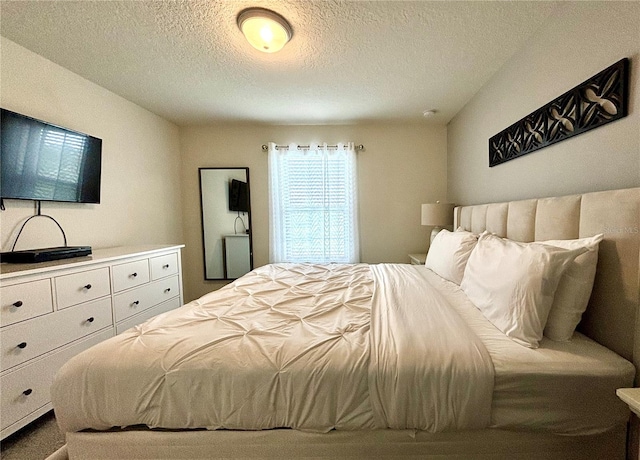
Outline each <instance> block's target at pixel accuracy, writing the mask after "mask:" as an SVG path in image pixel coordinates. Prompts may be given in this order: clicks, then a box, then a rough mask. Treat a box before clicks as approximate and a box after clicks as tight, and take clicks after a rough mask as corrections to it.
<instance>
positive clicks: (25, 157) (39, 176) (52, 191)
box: [0, 109, 102, 203]
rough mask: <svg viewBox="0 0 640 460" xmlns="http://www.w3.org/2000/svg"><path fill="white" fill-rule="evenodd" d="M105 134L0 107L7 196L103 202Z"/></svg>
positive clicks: (0, 165)
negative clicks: (101, 137) (102, 177)
mask: <svg viewBox="0 0 640 460" xmlns="http://www.w3.org/2000/svg"><path fill="white" fill-rule="evenodd" d="M101 165H102V139H98V138H96V137H93V136H89V135H87V134H83V133H79V132H76V131H72V130H70V129H66V128H62V127H60V126H56V125H52V124H50V123H47V122H44V121H41V120H36V119H35V118H31V117H28V116H26V115H21V114H19V113H15V112H11V111H10V110H6V109H0V197H1V198H2V199H18V200H36V201H67V202H75V203H100V174H101Z"/></svg>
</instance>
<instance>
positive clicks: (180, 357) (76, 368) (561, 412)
mask: <svg viewBox="0 0 640 460" xmlns="http://www.w3.org/2000/svg"><path fill="white" fill-rule="evenodd" d="M639 215H640V188H636V189H626V190H614V191H605V192H596V193H588V194H583V195H572V196H567V197H555V198H541V199H532V200H524V201H514V202H509V203H496V204H488V205H476V206H463V207H458V208H456V223H455V226H456V228H458V229H459V230H460V232H449V234H450V235H448V236H446V237H445V236H443V237H441V239H442V240H444V238H461V235H463V234H468V235H473V238H476V239H477V240H478V243H477V245H476V248H474V249H473V250H471V251H470V254H468V262H467V268H466V271H465V270H462V272H461V273H460V274H458V276H462V275H461V274H464V277H466V279H462V280H461V279H455V280H454V281H451V280H450V279H449V278H451V276H448V274H447V273H444V275H445V276H443V272H442V270H440V268H439V267H438V261H437V260H436V259H434V258H435V256H433V257H432V261H431V262H429V259H428V260H427V265H430V266H412V265H404V264H377V265H365V264H356V265H351V266H347V265H326V266H319V265H308V264H307V265H292V264H277V265H268V266H265V267H260V268H258V269H256V270H254V271H252V272H251V273H249V274H248V275H246V276H245V277H243V278H240V279H239V280H237V281H235V282H234V283H232V284H231V285H229V286H227V287H225V288H223V289H220V290H218V291H215V292H212V293H210V294H207V295H206V296H204V297H202V298H201V299H198V300H196V301H194V302H192V303H190V304H187V305H185V306H184V307H182V308H181V309H178V310H177V311H173V312H168V313H165V314H163V315H160V316H158V317H156V318H153V319H151V320H150V321H148V322H147V323H145V324H143V325H140V326H138V327H136V328H134V329H131V330H129V331H127V332H125V333H123V334H120V335H119V336H117V337H114V338H113V339H110V340H108V341H106V342H104V343H101V344H99V345H98V346H96V347H94V348H92V349H90V350H88V351H87V352H84V353H82V354H81V355H78V356H77V357H75V358H73V359H72V360H71V361H69V363H67V365H65V366H64V367H63V368H62V369H61V371H60V372H59V374H58V376H57V377H56V380H55V382H54V385H53V387H52V402H53V405H54V409H55V411H56V417H57V420H58V423H59V425H60V427H61V429H62V430H63V432H65V433H66V438H67V447H66V448H67V453H68V457H69V458H71V459H76V458H303V457H313V458H338V457H340V458H371V457H377V458H396V457H397V458H441V457H443V456H444V457H447V458H470V457H472V458H505V456H508V457H509V458H624V456H625V445H626V433H627V423H628V419H629V411H628V409H627V407H626V405H625V404H623V403H622V402H621V401H619V400H618V399H617V398H616V396H615V389H616V388H619V387H625V386H632V385H633V382H634V379H636V378H637V370H636V369H638V367H639V366H638V364H639V361H640V352H638V347H639V346H640V341H638V340H636V336H637V332H638V327H637V325H636V311H637V309H638V303H639V300H638V298H639V296H640V293H639V291H640V289H639V271H638V265H639V262H640V251H639V242H640V235H639V231H638V228H640V222H639V220H640V217H639ZM456 233H458V234H457V235H456ZM599 234H602V235H603V239H602V240H601V241H598V244H597V250H596V252H597V270H596V274H595V279H594V281H593V292H592V293H591V295H590V297H589V296H588V299H589V300H588V307H587V310H586V312H585V313H584V315H582V321H581V322H580V325H579V328H578V329H579V330H578V331H577V332H575V333H574V334H573V335H572V336H571V340H568V341H558V340H551V339H549V338H547V337H543V336H542V335H541V334H542V333H541V332H540V336H539V337H535V338H534V339H530V335H531V334H530V333H529V332H530V331H529V330H528V329H526V328H525V329H523V330H519V329H518V328H514V327H511V326H509V325H507V326H505V325H504V324H503V323H501V322H500V319H499V318H498V319H496V317H494V316H491V315H492V311H491V308H492V304H493V303H499V302H500V300H499V299H497V300H496V299H495V298H493V300H491V301H490V302H488V304H487V306H485V307H482V308H484V310H483V309H482V308H479V307H478V305H481V304H482V302H483V301H482V296H481V295H479V294H478V293H477V290H478V289H480V290H482V284H483V282H482V279H483V277H486V276H489V275H492V270H494V272H493V275H492V276H493V278H490V279H488V281H486V284H492V283H493V282H494V280H497V279H503V278H508V276H509V273H502V272H500V271H499V270H500V267H497V268H496V267H493V268H492V267H491V263H490V262H489V263H488V262H487V261H486V260H483V259H481V258H480V257H481V251H479V250H476V249H478V248H479V247H480V246H482V247H484V248H486V247H488V246H486V245H488V244H506V245H508V247H509V248H512V247H518V248H525V249H523V250H527V251H529V250H530V249H531V248H535V250H536V251H539V250H542V251H544V256H545V257H552V258H553V260H557V263H555V265H554V266H557V267H558V268H557V270H558V272H557V273H558V274H560V272H561V271H562V272H563V271H564V270H565V269H566V267H567V266H568V265H569V264H570V263H571V262H572V261H574V260H577V257H578V256H583V255H584V254H585V251H586V250H583V249H580V250H579V249H567V248H563V249H553V250H552V249H549V246H548V245H541V244H532V245H524V244H521V243H518V242H524V243H528V242H533V241H545V242H548V241H551V240H553V241H557V240H576V239H588V238H595V237H596V235H599ZM443 235H444V234H443ZM468 235H466V236H464V238H471V237H470V236H468ZM478 235H481V236H479V237H478ZM481 242H482V243H481ZM434 243H435V242H434ZM514 245H515V246H514ZM518 245H519V246H518ZM542 246H544V249H540V247H542ZM440 247H442V246H440ZM549 252H551V253H553V254H552V255H551V256H549V255H548V253H549ZM436 253H437V251H435V250H434V252H433V254H436ZM569 253H571V254H569ZM431 254H432V253H431V252H430V257H431ZM479 254H480V255H479ZM504 260H506V259H504ZM534 265H537V264H534ZM470 267H475V269H476V271H477V273H476V275H477V279H475V281H476V283H475V284H474V278H473V276H472V275H471V274H468V273H467V272H471V273H475V272H474V271H473V270H472V269H471V268H470ZM459 268H460V267H457V269H459ZM496 269H497V270H498V271H497V272H496V271H495V270H496ZM507 271H508V272H511V271H517V266H514V267H513V268H510V269H509V270H507ZM563 273H564V272H563ZM454 278H455V277H454ZM531 278H534V276H533V275H532V276H531ZM556 278H559V276H557V277H556ZM544 286H545V287H544V289H541V291H545V290H546V291H550V290H551V291H553V292H551V294H549V293H547V294H549V295H551V298H553V294H554V293H555V291H556V289H557V288H558V286H557V285H556V286H553V287H549V286H547V285H546V284H545V285H544ZM547 297H548V295H547ZM556 297H557V296H556ZM472 300H473V301H472ZM551 300H553V299H551ZM551 300H549V302H551ZM547 313H549V312H548V311H547ZM542 316H544V318H543V319H544V321H545V322H546V318H547V317H546V314H545V315H542ZM488 318H491V320H488ZM532 320H533V322H534V323H535V321H536V320H537V319H536V318H533V319H532ZM538 320H539V319H538ZM538 326H540V325H538ZM505 327H506V328H505ZM542 327H544V324H543V325H542ZM538 328H539V327H538ZM501 329H502V330H501ZM528 340H531V343H528V342H527V341H528ZM523 341H524V342H527V343H525V344H523ZM634 365H635V367H634ZM96 395H99V396H98V397H96Z"/></svg>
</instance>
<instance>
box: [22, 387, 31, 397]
mask: <svg viewBox="0 0 640 460" xmlns="http://www.w3.org/2000/svg"><path fill="white" fill-rule="evenodd" d="M31 393H33V390H32V389H31V388H27V389H26V390H24V391H23V392H22V394H23V395H25V396H29V395H30V394H31Z"/></svg>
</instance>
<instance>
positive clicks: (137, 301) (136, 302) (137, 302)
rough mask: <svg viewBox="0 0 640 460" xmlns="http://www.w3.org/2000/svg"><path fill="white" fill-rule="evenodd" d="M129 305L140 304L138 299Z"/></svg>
mask: <svg viewBox="0 0 640 460" xmlns="http://www.w3.org/2000/svg"><path fill="white" fill-rule="evenodd" d="M131 305H140V301H139V300H136V301H135V302H133V303H132V304H131Z"/></svg>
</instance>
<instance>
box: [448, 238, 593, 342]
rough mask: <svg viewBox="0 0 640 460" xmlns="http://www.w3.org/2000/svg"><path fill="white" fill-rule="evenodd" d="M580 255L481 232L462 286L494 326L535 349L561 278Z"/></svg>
mask: <svg viewBox="0 0 640 460" xmlns="http://www.w3.org/2000/svg"><path fill="white" fill-rule="evenodd" d="M584 251H585V249H584V248H580V249H573V250H567V249H561V248H558V247H555V246H549V245H545V244H541V243H518V242H515V241H511V240H507V239H503V238H500V237H499V236H496V235H492V234H490V233H485V234H482V235H480V238H479V239H478V243H477V244H476V247H475V248H474V250H473V252H472V253H471V256H470V257H469V261H468V263H467V267H466V270H465V272H464V277H463V279H462V284H461V285H460V286H461V287H462V290H463V291H464V292H465V293H466V294H467V297H469V299H470V300H471V302H473V303H474V304H475V306H476V307H478V308H479V309H480V311H481V312H482V314H483V315H484V316H485V317H486V318H487V319H488V320H489V321H491V323H493V325H494V326H496V327H497V328H498V329H500V330H501V331H502V332H504V333H505V334H506V335H507V336H508V337H510V338H511V339H512V340H514V341H515V342H517V343H519V344H520V345H524V346H526V347H529V348H537V347H538V342H539V341H540V339H541V338H542V332H543V330H544V326H545V324H546V322H547V317H548V315H549V310H550V309H551V304H552V302H553V296H554V294H555V292H556V289H557V287H558V283H559V281H560V277H561V276H562V273H563V272H564V270H565V269H566V267H567V266H568V265H569V263H570V262H571V261H573V259H575V258H576V257H577V256H578V255H580V254H582V253H583V252H584Z"/></svg>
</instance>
